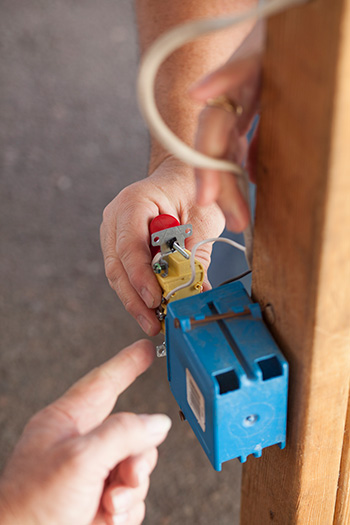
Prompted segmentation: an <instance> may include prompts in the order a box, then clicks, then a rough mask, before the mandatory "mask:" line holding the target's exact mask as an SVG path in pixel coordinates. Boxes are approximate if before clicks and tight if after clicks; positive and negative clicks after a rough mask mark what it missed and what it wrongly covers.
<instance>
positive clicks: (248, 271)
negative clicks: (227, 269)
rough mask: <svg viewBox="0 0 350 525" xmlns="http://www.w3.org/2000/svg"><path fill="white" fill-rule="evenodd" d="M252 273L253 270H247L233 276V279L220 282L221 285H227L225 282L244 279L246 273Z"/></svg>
mask: <svg viewBox="0 0 350 525" xmlns="http://www.w3.org/2000/svg"><path fill="white" fill-rule="evenodd" d="M250 273H252V271H251V270H247V271H246V272H243V273H241V274H240V275H237V276H236V277H233V278H232V279H227V281H224V282H223V283H221V284H219V286H225V284H230V283H234V282H235V281H239V280H240V279H243V277H245V276H246V275H249V274H250Z"/></svg>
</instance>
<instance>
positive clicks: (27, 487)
mask: <svg viewBox="0 0 350 525" xmlns="http://www.w3.org/2000/svg"><path fill="white" fill-rule="evenodd" d="M153 358H154V348H153V345H152V344H151V343H150V342H149V341H146V340H143V341H138V342H137V343H134V344H133V345H131V346H129V347H128V348H126V349H124V350H123V351H121V352H120V353H118V354H117V355H116V356H115V357H113V358H112V359H110V360H109V361H107V362H106V363H104V364H103V365H101V366H99V367H98V368H95V369H94V370H92V371H91V372H90V373H89V374H87V375H86V376H85V377H83V378H82V379H80V381H78V382H77V383H75V384H74V385H73V386H72V387H71V388H70V389H69V390H68V391H67V392H66V393H65V394H64V395H63V396H62V397H61V398H59V399H58V400H57V401H55V402H54V403H52V404H51V405H49V406H47V407H46V408H44V409H43V410H41V411H40V412H38V413H37V414H36V415H35V416H34V417H33V418H32V419H31V420H30V421H29V423H28V424H27V426H26V428H25V429H24V432H23V434H22V437H21V438H20V440H19V442H18V444H17V446H16V448H15V450H14V452H13V454H12V457H11V458H10V460H9V462H8V464H7V466H6V467H5V471H4V473H3V476H2V477H1V478H0V522H1V524H2V525H88V524H92V525H113V524H116V523H118V524H119V523H120V524H121V523H125V524H127V525H136V524H139V523H141V522H142V520H143V517H144V513H145V505H144V499H145V497H146V494H147V491H148V485H149V475H150V473H151V472H152V470H153V469H154V467H155V465H156V462H157V449H156V447H157V446H158V445H159V444H160V443H161V442H162V441H163V440H164V439H165V437H166V435H167V433H168V430H169V428H170V424H171V422H170V420H169V418H168V417H167V416H164V415H160V414H158V415H136V414H131V413H117V414H114V415H109V414H110V412H111V410H112V409H113V406H114V404H115V402H116V400H117V398H118V396H119V394H120V393H121V392H123V391H124V390H125V389H126V388H127V387H128V386H129V385H130V384H131V383H132V382H133V381H134V380H135V379H136V377H137V376H138V375H140V374H141V373H142V372H144V371H145V370H146V369H147V368H148V367H149V366H150V364H151V363H152V361H153Z"/></svg>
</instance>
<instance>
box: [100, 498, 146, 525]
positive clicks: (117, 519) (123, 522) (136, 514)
mask: <svg viewBox="0 0 350 525" xmlns="http://www.w3.org/2000/svg"><path fill="white" fill-rule="evenodd" d="M145 514H146V505H145V503H144V502H143V501H142V502H139V503H138V504H137V505H135V506H134V507H133V508H132V509H130V510H129V512H125V513H123V514H115V515H112V514H108V513H105V520H106V524H107V525H140V524H141V523H142V522H143V520H144V518H145Z"/></svg>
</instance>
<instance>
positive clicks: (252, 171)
mask: <svg viewBox="0 0 350 525" xmlns="http://www.w3.org/2000/svg"><path fill="white" fill-rule="evenodd" d="M258 144H259V126H257V128H256V130H255V132H254V135H253V138H252V140H251V142H250V146H249V154H248V159H247V170H248V173H249V176H250V180H251V181H252V182H253V183H254V184H256V177H257V170H256V167H257V157H258Z"/></svg>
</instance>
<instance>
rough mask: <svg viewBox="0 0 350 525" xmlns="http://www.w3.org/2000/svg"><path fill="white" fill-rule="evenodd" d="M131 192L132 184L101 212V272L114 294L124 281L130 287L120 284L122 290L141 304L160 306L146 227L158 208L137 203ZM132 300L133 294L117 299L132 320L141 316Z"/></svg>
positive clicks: (138, 200) (138, 307)
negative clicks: (126, 309)
mask: <svg viewBox="0 0 350 525" xmlns="http://www.w3.org/2000/svg"><path fill="white" fill-rule="evenodd" d="M135 192H136V189H135V185H132V186H130V187H128V188H125V189H124V190H123V191H122V192H121V193H120V194H119V195H118V196H117V197H116V199H114V201H112V202H111V203H110V204H109V205H108V206H107V207H106V208H105V210H104V213H103V222H102V225H101V228H100V238H101V247H102V252H103V257H104V262H105V272H106V276H107V278H108V279H109V281H110V284H111V286H112V288H114V289H115V291H116V292H117V293H118V295H119V293H120V287H121V286H122V285H123V283H124V282H125V281H128V282H129V283H130V284H131V287H130V286H129V287H127V286H126V284H124V286H123V288H124V289H125V288H128V291H129V290H132V289H134V290H136V292H137V294H138V296H139V297H140V298H142V301H143V302H144V304H146V306H147V307H148V308H154V307H156V306H158V304H160V301H161V289H160V287H159V284H158V282H157V279H156V278H155V276H154V273H153V271H152V269H151V252H150V248H149V232H148V224H149V222H150V221H151V220H152V219H153V218H154V217H155V216H156V215H158V208H157V206H156V205H155V204H154V203H151V202H148V201H147V202H145V201H142V202H140V199H137V198H135V195H134V193H135ZM119 261H120V262H121V264H122V267H123V269H124V271H123V272H121V266H120V264H118V263H119ZM136 297H137V296H136V295H135V293H132V294H131V295H130V294H129V293H128V294H125V295H123V297H121V300H122V302H123V303H124V305H127V306H128V308H129V310H131V312H130V313H132V315H134V317H137V315H139V314H140V313H142V312H140V308H141V310H142V306H141V307H140V305H141V304H142V303H140V302H138V301H137V300H136ZM129 310H128V311H129ZM144 312H145V310H144V309H143V313H144Z"/></svg>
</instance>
